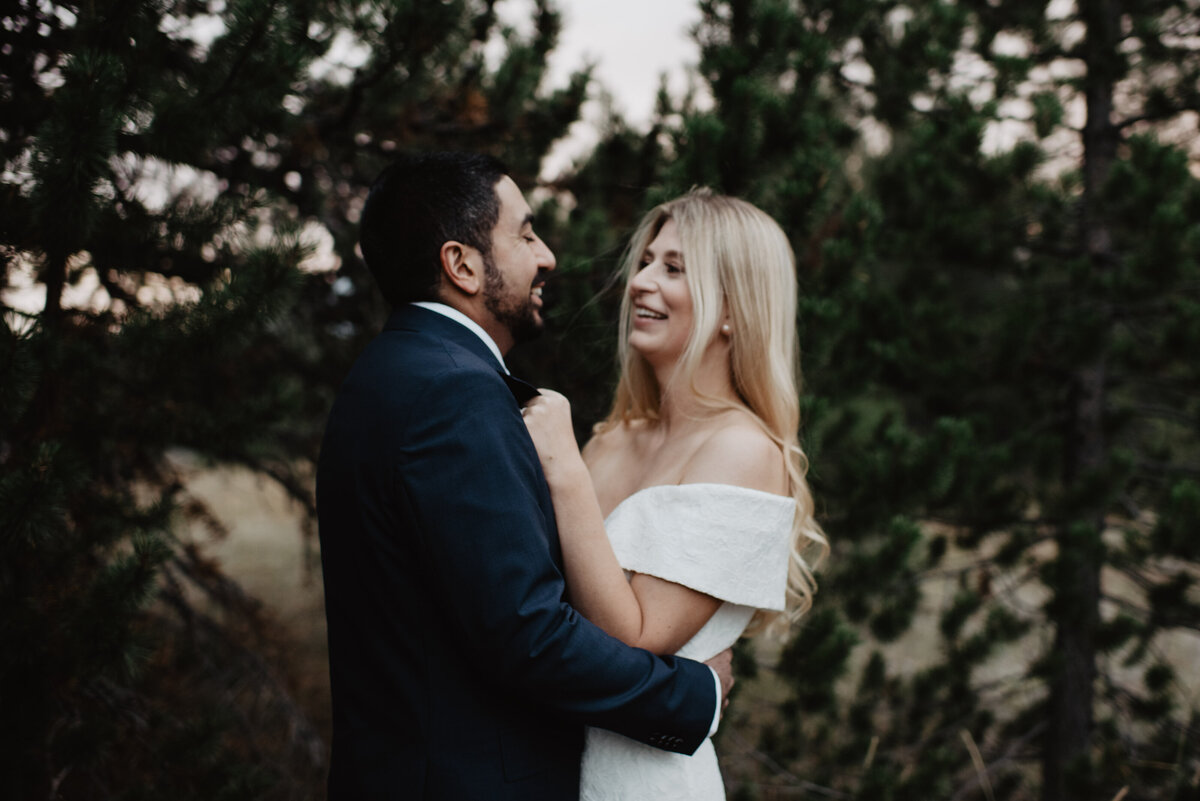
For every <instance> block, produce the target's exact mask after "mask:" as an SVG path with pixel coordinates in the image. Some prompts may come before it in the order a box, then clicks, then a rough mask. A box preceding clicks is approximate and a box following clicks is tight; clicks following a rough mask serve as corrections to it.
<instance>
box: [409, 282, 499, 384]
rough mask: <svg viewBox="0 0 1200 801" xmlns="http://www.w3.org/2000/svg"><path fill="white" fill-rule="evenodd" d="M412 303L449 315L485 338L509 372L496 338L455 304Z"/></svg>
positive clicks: (493, 352)
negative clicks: (489, 334)
mask: <svg viewBox="0 0 1200 801" xmlns="http://www.w3.org/2000/svg"><path fill="white" fill-rule="evenodd" d="M412 305H414V306H420V307H421V308H422V309H429V311H431V312H437V313H438V314H440V315H442V316H443V317H449V318H450V319H451V320H453V321H454V322H456V323H459V324H461V325H463V326H465V327H466V329H467V330H468V331H470V332H471V333H473V334H474V335H475V336H477V337H479V338H480V339H481V340H483V344H484V345H487V349H488V350H490V351H491V352H492V355H493V356H495V357H496V361H498V362H500V369H501V370H503V371H504V373H505V374H506V375H507V374H508V365H507V364H505V363H504V357H503V356H501V355H500V348H498V347H497V346H496V342H495V340H493V339H492V338H491V337H490V336H488V333H487V331H484V330H483V327H482V326H480V325H479V323H477V322H475V321H474V320H472V319H471V318H470V317H468V316H467V315H465V314H463V313H462V312H460V311H459V310H458V309H456V308H454V307H453V306H447V305H446V304H445V303H435V302H433V301H428V300H419V301H415V302H414V303H413V304H412Z"/></svg>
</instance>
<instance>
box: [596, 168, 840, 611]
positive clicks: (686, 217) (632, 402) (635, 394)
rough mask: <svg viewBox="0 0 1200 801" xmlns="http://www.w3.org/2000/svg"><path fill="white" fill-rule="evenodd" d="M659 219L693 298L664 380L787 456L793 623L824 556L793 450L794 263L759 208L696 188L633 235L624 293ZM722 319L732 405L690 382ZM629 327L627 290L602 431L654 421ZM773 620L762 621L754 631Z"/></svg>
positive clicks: (802, 466)
mask: <svg viewBox="0 0 1200 801" xmlns="http://www.w3.org/2000/svg"><path fill="white" fill-rule="evenodd" d="M667 220H674V221H675V225H676V227H677V229H678V232H679V239H680V242H681V244H682V246H683V259H684V264H685V270H684V275H685V277H686V280H687V287H688V290H689V291H690V292H691V296H692V313H693V326H692V331H691V334H690V336H689V338H688V342H687V345H686V347H685V349H684V352H683V354H682V356H681V357H680V363H679V366H678V367H676V369H675V371H674V374H673V376H672V378H671V383H672V384H673V385H675V386H679V387H688V388H689V389H690V390H691V391H692V392H694V393H695V394H696V395H697V397H699V398H700V400H701V401H702V402H703V404H704V405H706V406H707V407H708V408H709V409H710V410H711V411H714V412H715V411H720V410H724V409H728V408H740V409H744V410H746V411H748V412H749V413H750V414H751V415H752V416H753V417H754V418H755V420H757V422H758V423H759V425H761V426H762V427H763V429H764V430H765V431H766V433H767V434H768V435H769V436H770V437H771V439H773V440H774V441H775V442H776V443H777V444H778V445H779V446H780V448H782V449H783V452H784V455H785V464H786V467H787V476H788V488H789V491H790V492H791V495H792V497H794V498H795V499H796V515H795V519H794V521H793V524H792V528H793V538H792V553H791V560H790V564H789V568H788V588H787V611H786V613H785V615H786V617H788V618H790V619H792V620H795V619H797V618H798V617H800V615H802V614H803V613H804V612H806V611H807V610H808V608H809V607H810V606H812V598H813V594H814V593H815V592H816V582H815V580H814V579H813V574H812V570H813V569H814V568H815V567H816V566H817V565H818V564H819V563H820V562H821V560H823V559H824V557H825V555H826V554H827V552H828V550H829V546H828V544H827V542H826V540H825V536H824V534H823V533H822V532H821V528H820V526H819V525H817V522H816V520H815V519H814V518H813V499H812V493H811V492H810V491H809V488H808V482H807V481H806V480H805V477H804V476H805V473H806V472H807V470H808V462H807V460H806V458H805V456H804V453H803V451H801V449H800V445H799V439H798V432H799V427H800V398H799V346H798V343H797V337H796V293H797V287H796V260H795V256H794V255H793V253H792V248H791V245H789V244H788V240H787V236H786V235H785V234H784V233H783V230H782V229H780V227H779V225H778V224H776V222H775V221H774V220H773V219H771V217H770V216H768V215H767V214H765V213H764V212H763V211H761V210H760V209H758V208H756V207H755V206H753V205H751V204H749V203H747V202H746V201H744V200H738V199H737V198H733V197H727V196H724V195H717V194H714V193H713V192H712V191H711V190H709V189H703V188H701V189H694V190H692V191H691V192H689V193H688V194H686V195H684V196H682V197H679V198H676V199H675V200H671V201H668V202H666V203H663V204H662V205H660V206H658V207H657V208H655V209H653V210H652V211H651V212H650V213H649V214H647V215H646V216H645V218H643V220H642V222H641V224H640V225H639V226H638V228H637V230H636V231H635V232H634V234H633V238H632V239H631V241H630V243H629V249H628V251H627V252H626V254H625V257H624V261H623V264H622V268H621V272H622V274H623V276H624V278H625V286H626V288H628V285H629V281H630V280H632V278H633V275H634V274H635V273H636V272H637V271H638V269H639V268H640V265H641V260H642V254H643V253H645V251H646V249H647V247H649V245H650V243H651V242H652V241H653V240H654V237H655V236H657V235H658V232H659V231H660V230H661V229H662V227H663V225H664V224H665V223H666V221H667ZM725 313H728V315H729V325H730V328H731V331H732V335H731V336H730V367H731V372H732V379H733V386H734V389H735V390H736V392H737V395H738V399H739V401H740V403H739V402H732V403H731V402H729V401H727V400H723V399H718V398H715V397H710V396H705V395H703V394H702V393H700V392H699V390H698V389H697V388H696V385H695V375H696V370H697V368H698V367H699V366H700V362H701V359H702V358H703V356H704V352H705V350H706V349H707V347H708V344H709V343H710V342H711V341H712V339H713V337H714V336H716V335H717V328H718V326H720V324H721V321H722V317H723V315H724V314H725ZM632 325H633V308H632V301H631V298H630V293H629V292H628V291H626V292H625V294H624V297H623V298H622V300H621V317H620V331H621V335H620V338H619V342H618V358H619V363H620V379H619V381H618V383H617V390H616V395H615V397H614V399H613V407H612V411H611V412H610V413H609V415H608V418H607V419H606V420H605V421H604V422H602V423H601V424H600V426H599V428H600V429H601V430H603V429H605V428H609V427H611V426H614V425H617V424H621V423H628V422H631V421H634V420H657V419H658V416H659V401H660V398H661V395H662V392H663V390H665V389H666V387H659V386H658V381H657V379H656V378H655V375H654V372H653V370H652V369H651V368H650V365H649V364H648V363H647V362H646V360H645V359H644V358H643V357H642V356H641V355H640V354H639V353H638V352H637V351H636V350H633V349H632V348H630V347H629V335H630V332H631V330H632ZM776 617H778V616H777V615H760V619H759V620H758V621H756V622H757V624H759V625H756V628H759V627H761V624H765V623H767V622H770V620H771V619H772V618H776Z"/></svg>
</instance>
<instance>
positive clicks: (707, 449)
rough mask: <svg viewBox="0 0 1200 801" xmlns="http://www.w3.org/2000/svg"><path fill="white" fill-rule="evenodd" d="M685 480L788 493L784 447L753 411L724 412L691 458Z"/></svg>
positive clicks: (685, 481) (687, 482) (685, 472)
mask: <svg viewBox="0 0 1200 801" xmlns="http://www.w3.org/2000/svg"><path fill="white" fill-rule="evenodd" d="M681 483H685V484H731V485H733V486H736V487H746V488H748V489H757V490H762V491H763V492H773V493H777V494H786V490H787V468H786V466H785V462H784V454H783V448H782V447H781V446H780V444H779V443H777V442H776V441H775V440H774V439H773V438H772V437H771V435H770V434H768V433H767V431H766V429H764V428H763V427H762V426H761V425H760V424H759V423H758V421H757V420H755V419H754V417H752V416H751V415H750V414H748V413H744V412H736V413H734V412H731V413H728V414H724V415H722V416H721V418H720V419H719V420H718V421H717V423H716V425H714V427H713V430H712V433H710V434H709V435H708V436H707V437H706V438H705V440H704V442H703V443H702V444H701V445H700V447H699V448H697V449H696V452H695V454H694V455H693V456H692V458H691V459H690V460H689V461H688V464H687V467H686V468H685V470H684V476H683V481H682V482H681Z"/></svg>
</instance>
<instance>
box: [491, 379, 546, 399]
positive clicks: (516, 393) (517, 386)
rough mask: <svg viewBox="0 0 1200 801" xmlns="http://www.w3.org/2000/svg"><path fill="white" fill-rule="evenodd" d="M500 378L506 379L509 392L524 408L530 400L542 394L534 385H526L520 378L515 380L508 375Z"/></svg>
mask: <svg viewBox="0 0 1200 801" xmlns="http://www.w3.org/2000/svg"><path fill="white" fill-rule="evenodd" d="M500 377H501V378H503V379H504V383H505V384H507V385H508V391H509V392H511V393H512V394H513V397H514V398H516V399H517V403H518V404H520V405H521V406H524V405H525V404H526V403H529V401H530V399H532V398H535V397H537V396H538V395H540V394H542V393H540V392H538V391H537V389H536V388H535V387H534V386H533V385H532V384H526V383H525V382H524V381H522V380H521V379H519V378H513V377H512V376H511V375H509V374H508V373H501V374H500Z"/></svg>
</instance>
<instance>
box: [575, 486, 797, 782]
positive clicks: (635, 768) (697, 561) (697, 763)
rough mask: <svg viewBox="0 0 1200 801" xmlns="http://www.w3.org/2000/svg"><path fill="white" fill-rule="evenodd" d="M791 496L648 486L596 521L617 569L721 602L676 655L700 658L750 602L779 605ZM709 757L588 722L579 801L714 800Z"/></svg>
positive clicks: (723, 644) (742, 617) (706, 749)
mask: <svg viewBox="0 0 1200 801" xmlns="http://www.w3.org/2000/svg"><path fill="white" fill-rule="evenodd" d="M795 509H796V505H795V502H794V501H793V499H792V498H788V497H784V496H781V495H772V494H771V493H767V492H759V491H758V490H751V489H745V488H742V487H732V486H729V485H726V484H681V485H669V486H659V487H648V488H646V489H643V490H640V491H639V492H636V493H634V494H633V495H631V496H629V497H628V498H626V499H625V500H624V501H622V502H621V503H620V505H618V506H617V508H616V509H614V510H613V512H612V514H610V515H609V516H608V520H606V521H605V528H606V530H607V531H608V537H609V540H610V541H611V542H612V545H613V550H614V551H616V554H617V561H618V562H620V564H621V567H623V568H625V570H626V571H628V572H631V573H645V574H648V575H651V576H657V577H659V578H662V579H666V580H667V581H673V582H675V583H677V584H683V585H684V586H687V587H691V588H692V589H694V590H699V591H700V592H703V593H705V594H707V595H711V596H713V597H715V598H719V599H721V600H722V601H724V603H723V604H721V606H720V607H719V608H718V609H717V612H716V614H714V615H713V616H712V618H711V619H710V620H709V621H708V622H707V623H705V624H704V627H703V628H701V629H700V631H698V632H696V635H695V636H694V637H692V639H690V640H689V641H688V642H687V643H686V644H685V645H684V646H683V647H682V648H680V649H679V651H678V652H677V654H678V655H679V656H684V657H687V658H689V659H695V660H697V661H701V662H703V661H705V660H707V659H711V658H712V657H714V656H716V655H717V654H719V653H720V652H721V651H723V650H725V649H726V648H728V647H729V646H731V645H733V643H734V641H736V640H737V638H738V637H739V636H741V634H742V632H743V631H744V630H745V628H746V625H747V624H748V623H749V622H750V618H751V617H752V616H753V615H754V612H755V610H756V609H773V610H782V609H783V608H784V599H785V592H786V586H787V570H788V555H789V553H790V552H791V533H792V518H793V515H794V513H795ZM724 798H725V788H724V784H723V782H722V780H721V772H720V770H719V768H718V767H717V755H716V753H715V752H714V751H713V745H712V741H711V740H705V741H704V743H703V744H701V746H700V748H699V750H698V751H696V753H695V754H694V755H692V756H685V755H683V754H674V753H670V752H667V751H660V750H658V749H656V748H651V747H650V746H648V745H643V744H642V743H639V742H637V741H635V740H630V739H628V738H626V737H622V736H621V735H619V734H614V733H612V732H610V731H606V730H604V729H588V731H587V745H586V747H585V748H584V752H583V771H582V778H581V781H580V799H581V801H637V800H638V799H655V801H676V800H677V801H684V800H685V799H686V800H687V801H709V800H710V799H712V800H713V801H720V800H721V799H724Z"/></svg>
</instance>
